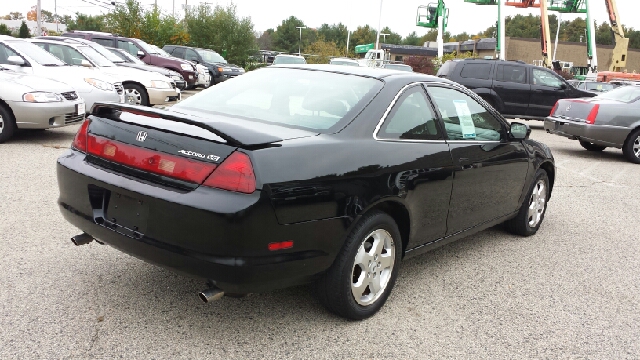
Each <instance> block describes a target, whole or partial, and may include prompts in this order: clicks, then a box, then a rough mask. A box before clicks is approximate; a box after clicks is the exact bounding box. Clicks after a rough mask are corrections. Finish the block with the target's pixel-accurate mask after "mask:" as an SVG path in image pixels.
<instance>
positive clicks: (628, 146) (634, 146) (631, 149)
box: [622, 128, 640, 164]
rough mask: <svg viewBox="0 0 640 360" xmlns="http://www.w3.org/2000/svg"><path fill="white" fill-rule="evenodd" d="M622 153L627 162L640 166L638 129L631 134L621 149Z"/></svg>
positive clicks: (639, 134) (639, 132)
mask: <svg viewBox="0 0 640 360" xmlns="http://www.w3.org/2000/svg"><path fill="white" fill-rule="evenodd" d="M622 152H623V153H624V156H625V157H626V158H627V160H629V161H631V162H632V163H636V164H640V128H638V129H636V130H635V131H633V132H631V135H629V137H628V138H627V141H625V143H624V146H623V147H622Z"/></svg>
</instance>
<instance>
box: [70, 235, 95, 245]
mask: <svg viewBox="0 0 640 360" xmlns="http://www.w3.org/2000/svg"><path fill="white" fill-rule="evenodd" d="M71 241H72V242H73V243H74V244H75V245H76V246H80V245H86V244H88V243H90V242H92V241H93V237H92V236H91V235H89V234H87V233H82V234H80V235H76V236H74V237H72V238H71Z"/></svg>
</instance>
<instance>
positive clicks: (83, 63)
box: [80, 60, 93, 67]
mask: <svg viewBox="0 0 640 360" xmlns="http://www.w3.org/2000/svg"><path fill="white" fill-rule="evenodd" d="M80 66H82V67H93V65H91V63H90V62H89V61H87V60H81V61H80Z"/></svg>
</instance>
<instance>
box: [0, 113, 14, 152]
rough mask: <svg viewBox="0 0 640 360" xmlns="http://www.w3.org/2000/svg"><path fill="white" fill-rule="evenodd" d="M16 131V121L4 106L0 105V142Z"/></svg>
mask: <svg viewBox="0 0 640 360" xmlns="http://www.w3.org/2000/svg"><path fill="white" fill-rule="evenodd" d="M15 131H16V121H15V119H14V118H13V115H12V114H11V112H10V111H8V110H7V108H6V107H4V106H3V105H0V144H1V143H3V142H5V141H7V140H9V139H10V138H11V137H12V136H13V133H14V132H15Z"/></svg>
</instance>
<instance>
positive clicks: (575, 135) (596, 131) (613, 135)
mask: <svg viewBox="0 0 640 360" xmlns="http://www.w3.org/2000/svg"><path fill="white" fill-rule="evenodd" d="M544 129H545V130H546V131H547V132H548V133H550V134H555V135H559V136H564V137H566V138H569V139H572V140H584V141H588V142H590V143H594V144H597V145H601V146H609V147H616V148H622V145H623V144H624V141H625V140H626V138H627V136H628V135H629V132H630V131H631V130H630V129H628V128H626V127H620V126H609V125H597V124H593V125H592V124H587V123H585V122H581V121H576V120H567V119H561V118H557V117H552V116H551V117H547V118H546V119H545V121H544Z"/></svg>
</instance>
